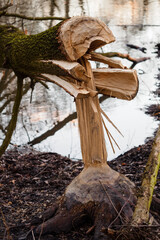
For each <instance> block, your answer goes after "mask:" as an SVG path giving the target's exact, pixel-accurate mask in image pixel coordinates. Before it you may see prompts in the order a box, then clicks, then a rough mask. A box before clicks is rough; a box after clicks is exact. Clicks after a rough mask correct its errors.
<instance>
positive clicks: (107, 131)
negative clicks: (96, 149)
mask: <svg viewBox="0 0 160 240" xmlns="http://www.w3.org/2000/svg"><path fill="white" fill-rule="evenodd" d="M102 123H103V125H104V128H105V130H106V133H107V136H108V139H109V142H110V144H111V147H112V150H113V152H114V153H115V150H114V147H113V144H112V141H111V138H110V134H109V130H108V129H107V127H106V124H105V122H104V120H103V118H102Z"/></svg>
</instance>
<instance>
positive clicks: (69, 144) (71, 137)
mask: <svg viewBox="0 0 160 240" xmlns="http://www.w3.org/2000/svg"><path fill="white" fill-rule="evenodd" d="M31 2H32V1H31ZM33 2H34V1H33ZM33 2H32V3H33ZM37 2H41V5H40V6H41V7H43V14H44V15H48V14H49V12H50V4H49V1H45V5H44V4H43V2H42V1H40V0H38V1H37ZM79 2H81V3H83V5H82V6H79V3H78V1H70V11H69V15H70V16H75V15H82V14H85V15H89V16H93V17H98V18H100V19H101V20H103V21H104V22H105V23H106V24H107V25H108V26H109V28H110V29H111V30H112V32H113V34H114V36H115V37H116V42H114V43H111V44H109V45H107V46H105V47H103V49H101V51H103V52H108V51H116V52H121V53H128V54H130V55H131V56H132V57H135V58H138V57H150V60H147V61H145V62H142V63H139V64H137V65H136V67H135V69H136V70H137V73H138V77H139V91H138V94H137V96H136V97H135V98H134V99H133V100H132V101H125V100H118V99H114V98H108V99H106V100H104V101H102V103H101V108H102V109H103V110H104V111H105V112H106V114H107V115H108V116H109V118H110V119H111V120H112V121H113V122H114V124H115V125H116V126H117V127H118V128H119V130H120V131H121V132H122V134H123V136H124V137H122V136H121V135H119V133H118V132H117V131H116V130H115V129H114V128H113V127H112V125H110V124H109V123H106V125H107V126H108V128H109V130H110V132H111V133H112V135H113V136H114V138H115V140H116V141H117V143H118V145H119V146H120V148H121V150H119V149H117V148H116V146H115V150H116V154H113V152H112V149H111V146H110V144H109V142H108V139H107V138H106V145H107V151H108V159H109V160H111V159H113V158H115V157H116V156H118V155H120V154H121V153H123V152H125V151H127V150H129V149H131V148H132V147H134V146H138V145H139V144H143V143H144V141H145V139H146V138H147V137H150V136H152V135H153V132H154V131H155V129H156V128H157V126H158V123H157V122H156V121H155V119H154V118H153V117H151V116H149V115H146V114H145V109H146V108H147V106H150V105H151V104H159V103H160V98H159V97H158V96H156V95H154V91H155V90H156V89H157V86H158V81H159V80H158V79H157V75H158V74H159V69H160V62H159V59H158V58H157V55H156V53H154V52H155V51H156V49H155V46H156V44H158V43H159V42H160V17H159V12H160V1H158V0H157V1H153V0H152V1H141V0H139V1H138V0H132V1H127V0H116V1H114V0H99V1H98V0H97V1H96V2H95V1H94V0H88V1H87V0H86V1H79ZM61 3H62V4H63V1H62V0H61V1H59V4H61ZM63 5H64V4H63ZM61 10H62V11H58V10H55V16H64V12H65V11H64V9H63V8H61ZM28 11H29V12H30V13H31V12H32V10H28ZM41 12H42V11H40V10H39V12H37V15H38V14H39V15H40V14H41ZM25 24H26V26H27V23H25ZM37 28H38V30H39V31H40V30H43V29H45V28H46V23H45V24H44V23H38V25H37ZM126 44H133V45H137V46H139V47H145V48H146V53H143V52H141V51H139V50H135V49H132V48H130V47H128V46H127V45H126ZM122 63H123V64H124V65H126V66H127V67H130V65H131V62H129V61H127V60H124V59H123V60H122ZM14 84H15V83H14ZM48 86H49V90H47V89H45V88H44V87H43V86H40V85H39V84H37V85H36V87H35V89H34V91H33V96H32V102H31V103H30V97H31V90H29V91H28V92H27V93H26V94H25V95H24V97H23V101H22V105H21V110H20V114H19V119H18V124H17V128H16V131H15V133H14V135H13V137H12V141H11V142H12V144H17V145H22V144H26V143H28V142H31V143H32V144H34V148H36V149H38V150H40V151H51V152H58V153H60V154H62V155H65V156H69V157H71V158H75V159H77V158H81V150H80V141H79V133H78V123H77V119H76V114H75V111H76V109H75V103H74V101H73V98H72V97H71V96H70V95H68V94H67V93H66V92H64V91H63V89H60V88H59V87H58V86H56V85H53V84H48ZM7 91H8V90H7ZM3 94H4V93H3ZM3 104H4V101H1V102H0V107H1V106H2V105H3ZM11 107H12V103H10V104H8V105H7V106H6V108H5V109H4V110H3V111H2V114H1V116H0V121H1V124H0V125H2V126H7V123H8V121H9V118H10V114H11ZM3 137H4V135H3V131H1V130H0V141H1V140H2V139H3Z"/></svg>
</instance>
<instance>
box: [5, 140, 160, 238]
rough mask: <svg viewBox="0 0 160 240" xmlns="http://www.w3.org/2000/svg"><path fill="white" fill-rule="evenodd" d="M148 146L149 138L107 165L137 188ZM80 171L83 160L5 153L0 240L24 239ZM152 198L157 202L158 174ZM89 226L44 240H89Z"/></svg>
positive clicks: (17, 150) (157, 216) (29, 152)
mask: <svg viewBox="0 0 160 240" xmlns="http://www.w3.org/2000/svg"><path fill="white" fill-rule="evenodd" d="M151 146H152V139H150V140H148V141H147V143H146V144H144V145H141V146H139V147H136V148H133V149H132V150H130V151H128V152H126V153H125V154H124V155H121V156H119V157H118V158H117V159H115V160H113V161H111V162H109V165H110V166H111V167H112V168H113V169H115V170H117V171H118V172H120V173H123V174H125V175H126V176H127V177H128V178H129V179H131V180H132V181H133V182H134V183H135V184H136V186H137V187H138V186H140V184H141V177H142V174H143V171H144V167H145V164H146V161H147V159H148V156H149V153H150V151H151ZM82 168H83V163H82V161H76V162H75V161H71V160H70V159H68V158H67V157H62V156H61V155H58V154H57V153H39V152H35V151H32V149H28V148H27V149H25V148H24V149H22V148H14V149H13V150H12V151H8V152H6V153H5V154H4V155H3V156H2V157H1V158H0V196H1V197H0V211H1V212H0V239H3V240H6V239H13V240H25V239H27V237H26V236H27V234H28V233H29V231H30V222H31V221H32V220H33V219H34V218H35V217H37V216H40V215H41V214H42V213H43V212H44V210H46V209H47V208H49V207H50V206H52V204H53V203H54V202H55V201H56V199H57V198H58V197H60V196H61V195H62V194H63V192H64V190H65V187H66V186H67V185H68V184H69V183H70V182H71V180H72V179H73V178H74V177H75V176H77V175H78V173H79V172H80V171H81V170H82ZM154 196H156V197H157V198H159V199H160V174H159V176H158V181H157V185H156V187H155V191H154ZM152 214H153V216H154V217H155V219H156V220H157V222H158V223H159V224H160V213H158V212H156V211H154V212H152ZM90 227H91V225H90V224H89V223H88V224H86V226H84V227H81V228H80V229H79V230H76V229H75V230H73V231H72V232H71V233H67V234H59V235H54V236H53V235H50V236H48V237H47V240H51V239H52V240H58V239H59V240H62V239H63V240H65V239H66V240H83V239H85V240H89V239H92V236H93V235H92V234H93V233H90V234H87V233H86V232H87V230H88V229H89V228H90ZM159 232H160V231H159ZM156 236H158V235H157V234H156ZM159 237H160V236H159ZM32 239H33V240H34V239H35V238H34V236H33V238H32ZM40 239H43V238H40ZM157 239H158V238H157ZM159 239H160V238H159Z"/></svg>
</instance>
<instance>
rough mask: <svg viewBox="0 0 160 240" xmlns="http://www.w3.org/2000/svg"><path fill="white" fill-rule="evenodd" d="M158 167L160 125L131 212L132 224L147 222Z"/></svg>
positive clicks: (159, 159) (159, 165) (159, 163)
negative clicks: (139, 191) (133, 209)
mask: <svg viewBox="0 0 160 240" xmlns="http://www.w3.org/2000/svg"><path fill="white" fill-rule="evenodd" d="M159 167H160V126H159V129H158V131H157V134H156V137H155V140H154V143H153V146H152V151H151V154H150V156H149V159H148V162H147V165H146V169H145V172H144V176H143V180H142V185H141V193H140V196H139V197H138V200H137V204H136V207H135V211H134V214H133V220H132V224H133V225H139V224H143V223H148V220H149V210H150V206H151V202H152V197H153V191H154V187H155V184H156V180H157V175H158V171H159Z"/></svg>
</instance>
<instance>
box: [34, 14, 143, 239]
mask: <svg viewBox="0 0 160 240" xmlns="http://www.w3.org/2000/svg"><path fill="white" fill-rule="evenodd" d="M114 40H115V38H114V36H113V34H112V32H111V31H110V30H109V29H108V27H107V26H106V25H105V24H104V23H102V22H101V21H99V20H97V19H94V18H89V17H73V18H71V19H69V20H67V21H65V22H64V23H63V24H62V26H61V28H60V29H59V43H60V44H61V51H62V52H63V54H65V56H66V59H68V61H70V65H69V66H68V65H67V64H66V63H65V62H62V61H54V62H53V61H52V64H54V65H55V64H56V65H58V66H59V67H61V68H63V69H65V71H67V72H68V74H69V75H67V76H64V75H63V76H58V78H59V79H58V78H57V76H54V75H50V74H42V75H41V78H42V79H44V80H46V81H53V82H55V83H57V84H59V85H60V86H62V87H63V88H64V89H65V90H66V91H67V92H69V93H70V94H71V95H72V96H74V97H75V101H76V107H77V114H78V123H79V131H80V139H81V150H82V157H83V161H84V169H83V171H82V172H81V173H80V174H79V175H78V176H77V177H76V178H75V179H74V180H73V181H72V182H71V184H70V185H69V186H68V187H67V189H66V191H65V193H64V196H62V198H61V200H60V201H58V202H57V204H56V205H54V206H53V208H51V209H50V210H49V211H47V212H46V213H45V214H44V218H43V219H42V222H43V223H42V224H40V225H39V226H37V227H36V228H35V234H37V235H39V234H43V235H45V234H48V233H59V232H66V231H70V230H71V229H72V228H75V227H79V225H80V224H82V223H84V222H85V221H87V219H91V221H92V224H93V228H92V229H94V239H97V240H99V239H112V238H113V231H110V230H111V229H114V228H115V227H116V226H117V225H118V226H121V225H122V224H124V223H125V224H127V223H128V222H129V221H130V219H131V217H132V214H133V208H134V204H135V202H136V197H135V192H134V188H135V186H134V184H133V183H131V182H130V180H129V179H128V178H126V177H125V176H123V175H121V174H119V173H118V172H116V171H114V170H112V169H111V168H110V167H109V166H108V164H107V151H106V145H105V139H104V132H103V124H102V117H101V109H100V105H99V100H98V93H104V94H107V95H111V96H114V97H119V98H122V99H132V98H133V97H134V96H135V95H136V93H137V90H138V79H137V75H136V72H135V71H134V70H128V69H124V66H123V65H122V64H121V63H120V62H117V61H114V60H112V61H111V60H109V59H108V58H105V57H101V56H100V55H98V54H94V53H93V52H92V51H93V50H95V49H97V48H98V47H101V46H103V45H104V44H106V43H110V42H112V41H114ZM88 59H90V60H96V61H97V60H98V61H102V62H105V63H107V64H108V66H109V67H110V66H111V67H112V68H106V69H102V70H99V69H98V70H94V71H92V69H91V65H90V63H89V61H88ZM75 62H76V63H75ZM113 67H116V69H113ZM117 67H118V69H117ZM82 72H83V74H82ZM62 80H63V81H62ZM64 80H65V81H66V83H67V84H65V83H64ZM111 232H112V234H111Z"/></svg>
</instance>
